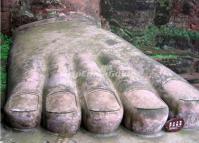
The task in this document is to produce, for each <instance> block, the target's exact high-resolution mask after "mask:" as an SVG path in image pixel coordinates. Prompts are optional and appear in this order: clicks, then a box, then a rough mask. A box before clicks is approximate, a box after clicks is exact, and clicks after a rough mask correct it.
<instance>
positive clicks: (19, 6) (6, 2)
mask: <svg viewBox="0 0 199 143" xmlns="http://www.w3.org/2000/svg"><path fill="white" fill-rule="evenodd" d="M1 1H2V5H1V16H2V22H1V24H2V32H3V33H5V34H9V33H10V32H11V28H15V27H18V26H20V25H23V24H27V23H30V22H33V21H38V20H41V19H46V18H51V17H55V16H58V15H59V16H60V15H64V14H67V13H68V12H69V11H78V12H83V13H85V14H88V15H91V16H93V17H95V18H96V19H99V15H100V0H1Z"/></svg>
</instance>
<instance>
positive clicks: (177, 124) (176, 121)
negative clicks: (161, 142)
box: [164, 117, 184, 132]
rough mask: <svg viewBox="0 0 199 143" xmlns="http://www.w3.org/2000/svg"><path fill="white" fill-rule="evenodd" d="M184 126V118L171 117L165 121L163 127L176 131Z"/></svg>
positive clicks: (169, 130)
mask: <svg viewBox="0 0 199 143" xmlns="http://www.w3.org/2000/svg"><path fill="white" fill-rule="evenodd" d="M183 126H184V120H183V119H182V118H178V117H177V118H172V119H170V120H168V121H167V122H166V124H165V125H164V128H165V130H166V131H168V132H177V131H179V130H181V129H182V128H183Z"/></svg>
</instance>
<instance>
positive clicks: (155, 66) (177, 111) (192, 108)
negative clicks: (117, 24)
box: [130, 51, 199, 128]
mask: <svg viewBox="0 0 199 143" xmlns="http://www.w3.org/2000/svg"><path fill="white" fill-rule="evenodd" d="M130 55H131V59H130V62H131V63H132V65H133V67H135V68H136V69H137V70H139V71H140V72H141V73H142V74H143V75H145V76H146V77H147V78H149V79H150V80H151V82H152V83H153V85H154V86H155V87H156V89H157V90H158V91H159V92H160V95H161V97H162V99H163V100H164V101H165V102H166V103H167V105H168V106H169V108H170V110H171V112H173V115H174V116H179V117H181V118H183V119H184V121H185V126H184V127H185V128H198V123H199V119H198V117H199V116H198V115H199V114H198V106H199V104H198V101H199V91H198V90H197V89H196V88H194V87H192V86H191V85H190V84H189V83H187V82H186V81H185V80H184V79H183V78H182V77H180V76H179V75H177V74H175V73H174V72H173V71H171V70H170V69H168V68H166V67H164V66H163V65H161V64H159V63H157V62H155V61H153V60H152V59H150V58H148V57H146V56H145V55H143V54H142V53H140V52H138V51H134V52H132V53H130Z"/></svg>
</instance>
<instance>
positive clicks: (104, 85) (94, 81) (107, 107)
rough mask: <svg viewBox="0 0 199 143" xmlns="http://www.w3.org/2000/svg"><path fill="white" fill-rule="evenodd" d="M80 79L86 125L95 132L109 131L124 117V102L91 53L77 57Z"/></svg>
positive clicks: (116, 126)
mask: <svg viewBox="0 0 199 143" xmlns="http://www.w3.org/2000/svg"><path fill="white" fill-rule="evenodd" d="M76 62H77V70H78V72H79V73H86V74H85V75H81V76H80V77H79V79H78V83H79V86H80V91H81V92H82V94H81V96H82V109H83V122H84V126H85V127H86V128H87V129H88V130H90V131H92V132H95V133H109V132H112V131H114V130H115V129H117V128H118V126H119V125H120V122H121V120H122V117H123V107H122V103H121V101H120V99H119V97H118V95H117V93H116V92H115V91H114V90H113V89H112V87H111V83H110V82H109V81H108V80H107V79H106V78H105V77H104V75H103V74H102V72H101V71H100V69H99V67H98V66H97V64H96V63H95V62H94V58H92V56H91V54H89V53H86V54H81V55H79V56H78V57H77V59H76Z"/></svg>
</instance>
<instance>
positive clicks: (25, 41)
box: [5, 13, 199, 134]
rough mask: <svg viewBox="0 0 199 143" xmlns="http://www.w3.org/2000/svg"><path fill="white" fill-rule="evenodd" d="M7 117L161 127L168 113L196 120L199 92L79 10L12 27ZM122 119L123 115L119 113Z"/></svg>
mask: <svg viewBox="0 0 199 143" xmlns="http://www.w3.org/2000/svg"><path fill="white" fill-rule="evenodd" d="M8 84H9V85H8V87H9V89H8V99H7V102H6V105H5V114H6V116H7V118H6V120H7V122H8V123H9V124H10V125H11V126H12V127H14V128H18V129H30V128H34V127H36V126H38V125H40V123H41V121H42V124H43V126H44V127H45V128H47V130H49V131H52V132H56V133H75V132H76V131H77V130H78V129H79V127H80V125H81V123H82V124H83V126H84V127H85V128H86V129H87V130H89V131H91V132H94V133H110V132H113V131H114V130H116V129H117V127H118V126H119V125H120V123H121V122H123V123H124V126H125V127H126V128H128V129H130V130H132V131H134V132H137V133H140V134H152V133H156V132H158V131H160V130H161V129H162V128H163V126H164V124H165V122H166V121H167V119H168V116H169V113H172V115H173V116H178V117H181V118H183V119H184V121H185V125H184V127H185V128H198V127H199V91H198V90H197V89H195V88H194V87H192V86H191V85H189V84H188V83H187V82H186V81H185V80H184V79H183V78H181V77H180V76H178V75H177V74H175V73H174V72H172V71H171V70H169V69H168V68H166V67H165V66H163V65H161V64H160V63H158V62H156V61H154V60H152V59H151V58H149V57H147V56H146V55H144V54H143V53H142V52H141V51H139V50H138V49H136V48H135V47H134V46H132V45H131V44H129V43H128V42H126V41H125V40H123V39H121V38H119V37H118V36H116V35H115V34H113V33H111V32H109V31H105V30H103V29H101V28H100V27H99V25H97V23H96V21H95V20H94V19H92V18H91V17H87V16H85V15H82V14H78V13H70V14H68V15H67V16H59V17H57V18H52V19H48V20H42V21H37V22H34V23H30V24H27V25H23V26H21V27H19V28H18V29H17V30H16V32H15V40H14V44H13V47H12V49H11V53H10V63H9V81H8ZM122 119H123V120H122Z"/></svg>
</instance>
